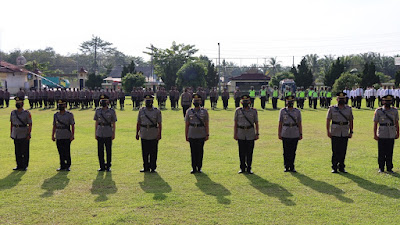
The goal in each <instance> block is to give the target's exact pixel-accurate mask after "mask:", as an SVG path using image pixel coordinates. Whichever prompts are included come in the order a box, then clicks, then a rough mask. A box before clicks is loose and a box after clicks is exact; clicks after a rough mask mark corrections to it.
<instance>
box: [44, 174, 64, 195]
mask: <svg viewBox="0 0 400 225" xmlns="http://www.w3.org/2000/svg"><path fill="white" fill-rule="evenodd" d="M68 183H69V178H68V172H64V171H62V172H58V173H57V174H56V175H54V176H53V177H50V178H48V179H46V180H45V181H44V182H43V184H42V187H41V188H42V189H44V190H46V192H45V193H43V194H41V195H40V197H42V198H45V197H51V196H53V194H54V191H57V190H63V189H64V188H65V187H67V185H68Z"/></svg>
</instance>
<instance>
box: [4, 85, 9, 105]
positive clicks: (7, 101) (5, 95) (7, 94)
mask: <svg viewBox="0 0 400 225" xmlns="http://www.w3.org/2000/svg"><path fill="white" fill-rule="evenodd" d="M4 101H5V102H6V107H7V108H8V107H9V106H10V92H8V89H7V88H6V91H5V92H4Z"/></svg>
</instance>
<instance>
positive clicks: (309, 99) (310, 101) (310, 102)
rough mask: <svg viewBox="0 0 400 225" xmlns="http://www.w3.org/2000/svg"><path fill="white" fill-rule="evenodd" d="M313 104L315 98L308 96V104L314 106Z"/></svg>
mask: <svg viewBox="0 0 400 225" xmlns="http://www.w3.org/2000/svg"><path fill="white" fill-rule="evenodd" d="M312 104H313V100H312V98H310V97H309V98H308V106H309V107H310V108H312Z"/></svg>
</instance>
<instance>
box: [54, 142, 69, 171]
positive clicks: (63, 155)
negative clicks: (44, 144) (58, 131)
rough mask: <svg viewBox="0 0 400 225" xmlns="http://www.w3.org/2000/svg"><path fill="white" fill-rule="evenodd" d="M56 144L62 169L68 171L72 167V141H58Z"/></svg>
mask: <svg viewBox="0 0 400 225" xmlns="http://www.w3.org/2000/svg"><path fill="white" fill-rule="evenodd" d="M56 144H57V149H58V154H59V155H60V168H61V169H67V168H69V167H70V166H71V141H70V140H69V139H57V142H56Z"/></svg>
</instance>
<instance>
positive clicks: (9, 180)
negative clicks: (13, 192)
mask: <svg viewBox="0 0 400 225" xmlns="http://www.w3.org/2000/svg"><path fill="white" fill-rule="evenodd" d="M25 173H26V172H25V171H13V172H11V173H10V174H8V176H6V177H5V178H3V179H1V180H0V190H5V189H11V188H13V187H15V186H17V184H18V183H19V182H20V181H21V180H22V179H21V178H22V176H23V175H24V174H25Z"/></svg>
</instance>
